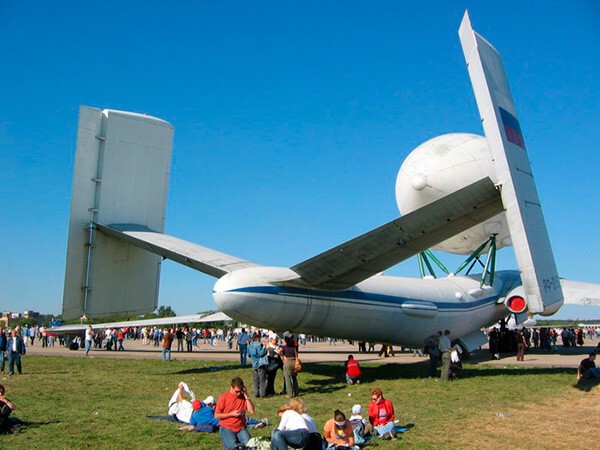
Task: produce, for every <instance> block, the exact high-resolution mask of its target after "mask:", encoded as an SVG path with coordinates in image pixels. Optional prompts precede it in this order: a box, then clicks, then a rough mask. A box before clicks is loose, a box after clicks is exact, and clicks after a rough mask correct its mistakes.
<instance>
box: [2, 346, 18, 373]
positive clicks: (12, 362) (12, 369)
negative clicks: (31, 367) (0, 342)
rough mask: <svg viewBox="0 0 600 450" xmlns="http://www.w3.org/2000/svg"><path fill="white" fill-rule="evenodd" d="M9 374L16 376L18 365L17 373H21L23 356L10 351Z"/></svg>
mask: <svg viewBox="0 0 600 450" xmlns="http://www.w3.org/2000/svg"><path fill="white" fill-rule="evenodd" d="M6 353H8V373H9V375H14V373H15V364H16V365H17V371H18V372H19V373H21V354H20V353H17V352H13V351H8V352H6Z"/></svg>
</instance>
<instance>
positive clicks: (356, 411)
mask: <svg viewBox="0 0 600 450" xmlns="http://www.w3.org/2000/svg"><path fill="white" fill-rule="evenodd" d="M348 422H350V425H352V431H353V433H354V443H355V444H364V443H365V441H366V439H365V438H366V437H367V436H370V435H371V425H370V424H369V423H368V422H367V420H366V419H365V418H364V417H363V416H362V406H360V405H358V404H357V405H354V406H353V407H352V415H351V416H350V419H348Z"/></svg>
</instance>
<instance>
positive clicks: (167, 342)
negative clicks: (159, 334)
mask: <svg viewBox="0 0 600 450" xmlns="http://www.w3.org/2000/svg"><path fill="white" fill-rule="evenodd" d="M171 345H173V333H172V332H171V330H169V329H168V328H167V329H166V331H165V334H164V335H163V342H162V346H163V349H162V360H163V361H171Z"/></svg>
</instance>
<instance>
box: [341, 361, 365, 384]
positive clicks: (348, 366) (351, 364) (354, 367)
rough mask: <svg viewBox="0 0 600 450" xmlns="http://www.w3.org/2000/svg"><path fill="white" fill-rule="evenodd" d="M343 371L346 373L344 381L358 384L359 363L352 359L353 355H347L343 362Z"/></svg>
mask: <svg viewBox="0 0 600 450" xmlns="http://www.w3.org/2000/svg"><path fill="white" fill-rule="evenodd" d="M344 372H345V374H346V383H348V384H359V383H360V376H361V375H362V371H361V370H360V364H358V361H357V360H355V359H354V356H352V355H348V360H347V361H346V362H345V363H344Z"/></svg>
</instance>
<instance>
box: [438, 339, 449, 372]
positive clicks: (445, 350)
mask: <svg viewBox="0 0 600 450" xmlns="http://www.w3.org/2000/svg"><path fill="white" fill-rule="evenodd" d="M451 347H452V342H450V330H446V331H444V335H443V336H442V337H441V338H440V343H439V345H438V348H439V350H440V353H441V355H442V376H441V377H440V378H441V380H442V381H448V380H449V379H450V363H451V357H450V350H451Z"/></svg>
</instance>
